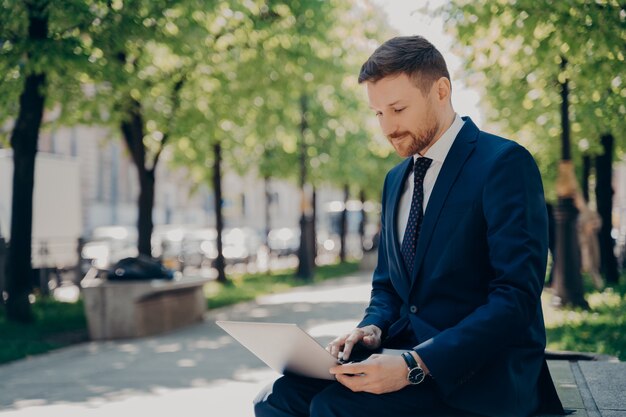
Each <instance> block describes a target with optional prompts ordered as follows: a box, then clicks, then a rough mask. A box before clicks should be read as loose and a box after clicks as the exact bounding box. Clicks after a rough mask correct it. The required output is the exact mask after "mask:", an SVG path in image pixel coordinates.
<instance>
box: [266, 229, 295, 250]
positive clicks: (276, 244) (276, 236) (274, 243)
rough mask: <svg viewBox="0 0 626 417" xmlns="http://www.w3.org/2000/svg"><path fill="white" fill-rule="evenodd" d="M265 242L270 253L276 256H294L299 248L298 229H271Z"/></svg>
mask: <svg viewBox="0 0 626 417" xmlns="http://www.w3.org/2000/svg"><path fill="white" fill-rule="evenodd" d="M267 241H268V242H267V243H268V246H269V248H270V250H271V251H272V253H274V254H276V255H278V256H288V255H295V254H297V253H298V248H299V247H300V229H299V228H297V227H281V228H279V229H272V230H270V233H269V235H268V236H267Z"/></svg>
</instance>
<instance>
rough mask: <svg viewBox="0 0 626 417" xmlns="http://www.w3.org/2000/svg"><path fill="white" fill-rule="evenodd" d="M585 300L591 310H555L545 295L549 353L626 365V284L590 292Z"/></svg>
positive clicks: (623, 279) (547, 295)
mask: <svg viewBox="0 0 626 417" xmlns="http://www.w3.org/2000/svg"><path fill="white" fill-rule="evenodd" d="M625 280H626V278H625V277H622V278H621V282H624V281H625ZM585 298H586V300H587V302H588V303H589V307H590V309H589V310H582V309H555V308H552V307H550V306H549V294H544V316H545V321H546V333H547V339H548V349H553V350H571V351H578V352H594V353H602V354H607V355H611V356H617V357H618V358H619V359H620V360H621V361H626V283H623V284H621V285H618V286H616V287H613V288H606V289H605V290H603V291H596V290H591V289H589V290H588V292H587V293H586V295H585Z"/></svg>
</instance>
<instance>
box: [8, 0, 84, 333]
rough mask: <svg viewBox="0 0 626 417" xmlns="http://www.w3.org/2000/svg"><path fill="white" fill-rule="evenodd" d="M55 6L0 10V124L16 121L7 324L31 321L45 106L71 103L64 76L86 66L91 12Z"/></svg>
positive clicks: (27, 4) (38, 1) (13, 4)
mask: <svg viewBox="0 0 626 417" xmlns="http://www.w3.org/2000/svg"><path fill="white" fill-rule="evenodd" d="M55 6H56V4H54V3H53V2H50V1H48V0H30V1H23V2H18V1H10V0H5V1H3V2H2V8H0V22H2V25H1V26H0V52H1V54H2V59H1V60H0V125H3V124H5V123H7V122H8V121H11V120H14V123H13V127H12V129H11V133H10V144H11V147H12V148H13V161H14V173H13V186H12V192H13V199H12V207H11V213H12V215H11V242H10V247H9V253H8V263H7V293H8V298H7V300H6V312H7V318H8V319H10V320H14V321H21V322H28V321H32V320H33V316H32V312H31V309H30V303H29V300H28V296H29V294H30V291H31V276H32V264H31V247H32V236H31V235H32V211H33V186H34V172H35V157H36V153H37V140H38V138H39V131H40V129H41V126H42V118H43V114H44V110H45V107H46V105H47V106H52V105H55V104H57V103H58V102H57V101H55V100H50V99H48V97H49V96H52V97H53V98H54V99H57V97H58V100H59V101H71V100H73V97H71V96H68V95H64V94H63V93H62V89H60V88H59V85H60V84H64V85H65V86H67V87H68V89H75V88H76V85H77V82H76V80H74V79H72V78H71V77H70V76H68V74H71V73H72V71H73V70H74V69H75V68H77V67H80V66H84V65H86V63H87V59H88V57H89V47H88V45H86V44H85V42H84V40H83V37H82V36H83V35H84V33H85V31H86V30H87V29H88V28H89V27H90V25H91V24H92V16H91V14H90V11H89V9H88V8H87V7H85V5H84V4H83V3H82V2H79V1H69V2H66V4H64V7H55ZM16 103H19V104H16ZM1 133H2V132H0V134H1Z"/></svg>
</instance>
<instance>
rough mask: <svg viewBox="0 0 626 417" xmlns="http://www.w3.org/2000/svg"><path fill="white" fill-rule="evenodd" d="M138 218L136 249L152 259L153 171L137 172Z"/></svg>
mask: <svg viewBox="0 0 626 417" xmlns="http://www.w3.org/2000/svg"><path fill="white" fill-rule="evenodd" d="M139 178H140V179H139V218H138V219H137V232H138V234H137V237H138V241H137V249H138V250H139V253H140V254H142V255H146V256H150V257H152V230H153V229H154V223H153V220H152V209H153V208H154V183H155V173H154V169H150V170H147V169H144V170H141V172H139Z"/></svg>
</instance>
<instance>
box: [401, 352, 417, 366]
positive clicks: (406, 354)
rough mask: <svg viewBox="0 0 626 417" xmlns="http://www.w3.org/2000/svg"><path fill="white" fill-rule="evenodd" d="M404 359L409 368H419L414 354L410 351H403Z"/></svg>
mask: <svg viewBox="0 0 626 417" xmlns="http://www.w3.org/2000/svg"><path fill="white" fill-rule="evenodd" d="M402 359H404V361H405V362H406V366H407V367H408V368H409V369H413V368H417V367H418V365H417V361H416V360H415V358H414V357H413V355H411V353H410V352H402Z"/></svg>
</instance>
